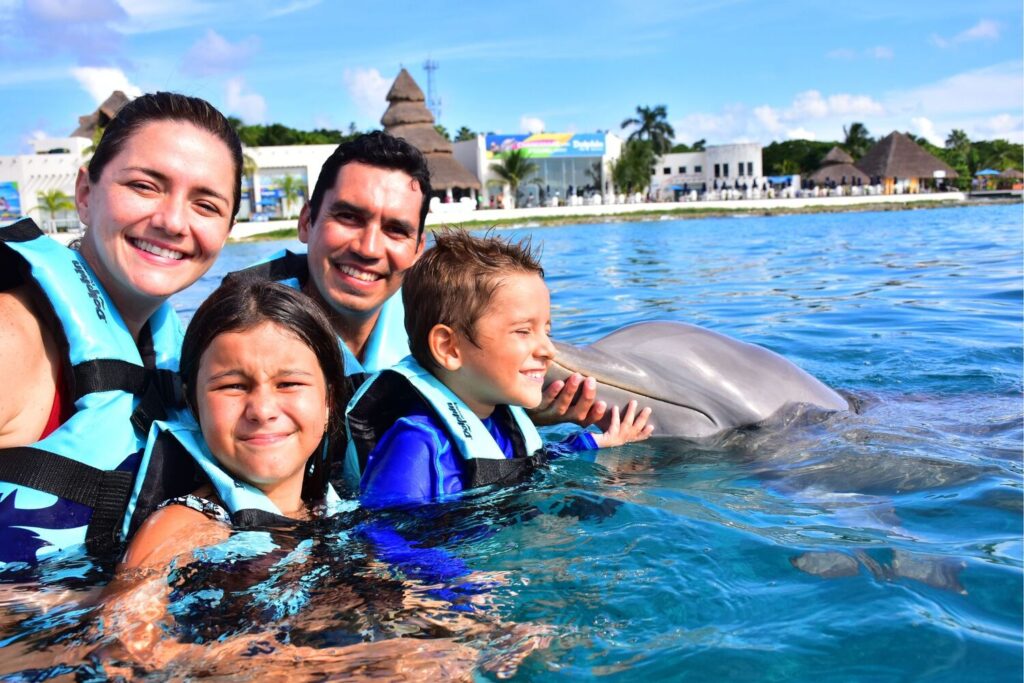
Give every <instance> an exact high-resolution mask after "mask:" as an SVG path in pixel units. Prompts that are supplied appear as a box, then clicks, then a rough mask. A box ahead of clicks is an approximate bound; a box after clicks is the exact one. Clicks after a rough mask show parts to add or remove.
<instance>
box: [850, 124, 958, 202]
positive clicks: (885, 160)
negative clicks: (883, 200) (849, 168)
mask: <svg viewBox="0 0 1024 683" xmlns="http://www.w3.org/2000/svg"><path fill="white" fill-rule="evenodd" d="M857 168H859V169H860V170H862V171H864V172H865V173H867V174H868V175H869V176H872V177H878V178H881V179H882V182H883V183H884V184H885V188H886V189H885V191H886V193H889V192H891V188H892V186H893V184H894V183H896V182H898V181H901V180H905V181H907V182H908V186H909V187H910V190H911V191H912V192H913V191H916V189H917V186H918V184H919V183H920V181H921V180H927V181H929V182H930V181H931V180H932V179H933V178H934V177H935V172H936V171H941V172H944V173H945V177H946V178H947V179H948V178H956V177H957V173H956V171H954V170H953V169H952V168H950V166H949V164H947V163H946V162H944V161H942V160H941V159H938V158H936V157H934V156H932V155H931V154H929V153H928V152H927V151H925V150H924V149H923V148H922V147H921V146H920V145H918V144H917V143H916V142H914V141H913V140H911V139H910V138H908V137H907V136H906V135H904V134H903V133H900V132H898V131H893V132H891V133H889V134H888V135H887V136H885V137H884V138H882V139H881V140H879V141H878V142H876V143H875V145H874V147H872V148H871V149H869V150H868V151H867V153H866V154H865V155H864V156H863V157H862V158H861V160H860V161H858V162H857Z"/></svg>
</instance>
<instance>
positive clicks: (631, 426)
mask: <svg viewBox="0 0 1024 683" xmlns="http://www.w3.org/2000/svg"><path fill="white" fill-rule="evenodd" d="M650 418H651V409H650V408H644V409H643V410H639V409H638V407H637V403H636V401H630V402H629V403H627V404H626V410H625V412H624V413H622V416H621V417H620V416H619V407H618V406H612V410H611V419H610V424H609V425H608V428H607V429H605V430H604V432H602V433H601V434H595V435H594V441H595V442H596V443H597V447H598V448H610V447H612V446H621V445H622V444H624V443H631V442H633V441H643V440H644V439H646V438H647V437H649V436H650V435H651V432H653V431H654V425H652V424H648V422H647V421H648V420H649V419H650Z"/></svg>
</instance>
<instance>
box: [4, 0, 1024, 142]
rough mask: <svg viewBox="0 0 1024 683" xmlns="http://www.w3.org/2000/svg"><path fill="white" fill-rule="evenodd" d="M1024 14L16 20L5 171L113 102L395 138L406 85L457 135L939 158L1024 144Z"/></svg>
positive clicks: (177, 14) (958, 4) (930, 9)
mask: <svg viewBox="0 0 1024 683" xmlns="http://www.w3.org/2000/svg"><path fill="white" fill-rule="evenodd" d="M1022 14H1024V9H1022V3H1021V1H1020V0H985V2H963V1H962V0H956V1H948V0H925V1H917V0H905V1H902V2H901V1H899V0H885V1H883V2H879V1H877V0H860V1H858V2H847V1H846V0H832V1H831V2H810V1H799V2H797V1H790V0H774V1H766V0H718V1H716V2H708V1H707V0H697V1H690V0H646V1H645V2H643V3H637V2H635V1H634V0H588V1H587V2H578V3H574V2H561V3H552V2H538V1H537V0H519V1H518V2H515V3H497V2H490V3H480V2H473V3H467V2H450V3H446V2H437V1H431V0H421V1H420V2H405V1H404V0H399V1H397V2H391V3H384V2H373V3H371V2H352V1H349V0H282V1H279V2H271V1H269V0H248V1H247V2H237V1H231V2H222V1H220V0H0V65H2V68H0V92H2V97H3V109H4V112H3V115H2V117H3V119H2V120H3V121H4V123H5V125H4V126H2V128H0V154H18V153H28V152H30V151H31V140H32V139H33V138H38V137H64V136H67V135H68V134H70V133H71V131H72V130H74V129H75V127H76V126H77V122H78V117H79V116H81V115H85V114H88V113H90V112H92V111H94V110H95V108H96V106H97V105H98V104H99V103H100V102H102V101H103V100H104V99H105V98H106V97H107V96H108V95H109V94H110V92H111V91H113V90H114V89H121V90H124V91H125V92H126V93H128V94H129V95H138V94H139V93H142V92H151V91H156V90H173V91H177V92H183V93H187V94H190V95H196V96H199V97H203V98H205V99H207V100H209V101H210V102H212V103H213V104H214V105H215V106H217V107H218V108H219V109H220V110H221V111H223V112H224V113H226V114H229V115H233V116H237V117H239V118H241V119H243V120H244V121H245V122H247V123H275V122H276V123H283V124H286V125H288V126H292V127H295V128H301V129H307V130H308V129H313V128H336V129H347V128H348V127H349V125H350V123H354V124H355V126H356V127H357V128H358V129H360V130H370V129H374V128H379V127H380V117H381V115H382V114H383V113H384V110H385V108H386V107H387V102H386V101H385V99H384V96H385V95H386V94H387V90H388V88H389V87H390V85H391V83H392V81H393V80H394V79H395V77H396V76H397V75H398V72H399V70H400V69H401V68H402V67H405V68H406V69H408V70H409V73H410V74H411V75H412V76H413V78H414V79H415V80H416V81H417V82H418V83H419V85H420V87H421V88H422V89H423V91H424V92H425V93H427V92H428V81H427V72H426V70H425V69H424V63H425V62H426V61H427V60H428V59H429V60H432V61H433V62H435V63H436V64H437V69H436V70H435V71H434V95H435V97H437V98H439V99H440V102H441V116H440V119H439V122H440V123H441V124H443V125H444V126H445V127H446V128H447V129H448V130H449V131H452V132H454V131H456V130H457V129H459V128H460V127H461V126H466V127H468V128H470V129H471V130H473V131H476V132H494V133H525V132H540V131H547V132H577V133H585V132H594V131H599V130H600V131H604V130H609V131H612V132H616V133H618V134H620V135H623V136H625V135H627V134H628V133H629V132H630V130H629V129H626V130H622V128H621V124H622V122H623V120H624V119H627V118H629V117H631V116H633V115H634V114H635V110H636V107H637V106H639V105H643V106H656V105H665V106H666V108H667V111H668V120H669V122H670V123H671V124H672V125H673V127H674V128H675V132H676V140H677V141H679V142H687V143H690V142H693V141H695V140H698V139H704V140H706V141H707V144H712V145H713V144H727V143H731V142H749V141H757V142H761V143H762V144H768V143H770V142H772V141H775V140H779V141H781V140H787V139H792V138H806V139H814V140H840V139H842V137H843V127H844V126H848V125H849V124H850V123H852V122H854V121H860V122H862V123H864V124H865V125H866V126H867V128H868V130H869V132H870V133H871V134H872V135H874V136H876V137H881V136H884V135H886V134H888V133H889V132H891V131H893V130H901V131H909V132H911V133H914V134H916V135H921V136H924V137H926V138H927V139H929V140H930V141H932V142H933V143H935V144H939V145H941V144H943V142H944V141H945V139H946V137H947V136H948V134H949V132H950V131H951V130H952V129H954V128H958V129H962V130H964V131H966V132H967V134H968V135H969V136H970V138H971V139H994V138H1006V139H1009V140H1011V141H1013V142H1024V61H1022V54H1024V45H1022V43H1024V17H1022Z"/></svg>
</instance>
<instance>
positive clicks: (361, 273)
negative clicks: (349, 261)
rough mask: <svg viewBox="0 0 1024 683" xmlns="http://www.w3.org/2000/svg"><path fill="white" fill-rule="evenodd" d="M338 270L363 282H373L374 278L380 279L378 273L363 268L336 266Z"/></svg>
mask: <svg viewBox="0 0 1024 683" xmlns="http://www.w3.org/2000/svg"><path fill="white" fill-rule="evenodd" d="M338 270H340V271H341V272H343V273H345V275H348V276H350V277H354V278H355V279H357V280H362V281H363V282H374V281H375V280H379V279H380V275H377V274H376V273H368V272H366V271H365V270H359V269H357V268H353V267H351V266H338Z"/></svg>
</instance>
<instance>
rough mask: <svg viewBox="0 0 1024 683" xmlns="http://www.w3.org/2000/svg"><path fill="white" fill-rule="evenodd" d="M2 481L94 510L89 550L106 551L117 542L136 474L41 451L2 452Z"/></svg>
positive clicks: (0, 476)
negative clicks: (102, 467)
mask: <svg viewBox="0 0 1024 683" xmlns="http://www.w3.org/2000/svg"><path fill="white" fill-rule="evenodd" d="M0 481H6V482H10V483H12V484H18V485H20V486H24V487H26V488H31V489H35V490H37V491H43V492H44V493H50V494H53V495H55V496H59V497H60V498H64V499H66V500H70V501H73V502H75V503H79V504H81V505H85V506H86V507H89V508H92V511H93V512H92V517H91V519H90V520H89V529H88V531H87V532H86V538H85V542H86V547H87V548H88V549H89V550H90V551H91V552H97V553H99V552H103V551H105V550H109V549H111V548H112V547H113V546H114V544H116V543H117V539H118V534H119V530H120V526H121V520H122V518H123V516H124V511H125V508H126V507H127V506H128V498H129V497H130V496H131V492H132V484H133V482H134V481H135V475H134V474H133V473H132V472H122V471H112V472H107V471H104V470H101V469H98V468H96V467H92V466H91V465H86V464H85V463H81V462H78V461H76V460H72V459H71V458H67V457H64V456H62V455H57V454H56V453H51V452H49V451H44V450H42V449H40V448H32V447H30V446H20V447H15V448H5V449H3V450H0Z"/></svg>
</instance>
